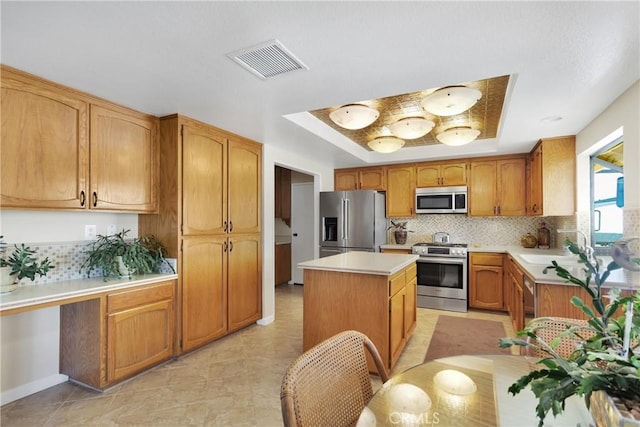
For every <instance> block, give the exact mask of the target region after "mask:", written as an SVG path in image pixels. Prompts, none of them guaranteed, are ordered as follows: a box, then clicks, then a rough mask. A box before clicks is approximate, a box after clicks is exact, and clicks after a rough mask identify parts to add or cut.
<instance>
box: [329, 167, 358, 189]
mask: <svg viewBox="0 0 640 427" xmlns="http://www.w3.org/2000/svg"><path fill="white" fill-rule="evenodd" d="M359 179H360V178H359V176H358V172H357V171H335V172H334V173H333V187H334V190H335V191H349V190H357V189H358V184H359V183H360V182H359Z"/></svg>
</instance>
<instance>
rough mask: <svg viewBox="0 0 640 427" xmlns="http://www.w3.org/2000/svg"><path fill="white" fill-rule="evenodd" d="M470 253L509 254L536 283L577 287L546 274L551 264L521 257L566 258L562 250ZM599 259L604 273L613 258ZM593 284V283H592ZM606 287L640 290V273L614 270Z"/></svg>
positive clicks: (472, 249)
mask: <svg viewBox="0 0 640 427" xmlns="http://www.w3.org/2000/svg"><path fill="white" fill-rule="evenodd" d="M468 251H469V252H495V253H507V254H509V255H511V256H512V257H513V258H514V260H515V261H516V262H517V263H518V264H519V265H520V267H521V268H522V269H523V270H524V273H525V274H526V275H527V276H529V277H530V278H532V279H533V280H534V281H535V282H536V283H552V284H566V285H569V286H576V285H573V284H571V283H568V282H567V281H566V280H565V279H563V278H561V277H558V276H557V275H556V272H555V271H554V270H552V269H549V270H548V272H547V274H545V273H544V271H543V270H544V269H545V267H547V266H548V265H550V264H531V263H529V262H527V261H525V260H524V259H523V258H522V256H521V255H526V254H538V255H552V256H553V255H557V256H559V257H561V256H564V255H565V254H564V253H563V251H562V249H555V248H554V249H536V248H531V249H529V248H523V247H519V246H507V247H505V246H502V247H500V246H474V247H469V248H468ZM574 256H575V259H576V260H577V259H578V256H577V255H574ZM596 258H597V259H599V260H601V261H602V263H601V270H600V271H601V272H604V271H605V270H606V268H607V265H609V263H610V262H611V257H603V256H597V257H596ZM558 264H559V265H561V266H563V267H565V268H567V270H569V272H570V273H571V274H573V275H574V276H576V277H578V278H582V277H584V273H582V271H581V268H580V267H571V266H568V265H563V263H562V262H558ZM581 276H582V277H581ZM592 283H593V282H592ZM605 284H606V285H608V286H609V287H611V286H614V287H620V288H634V289H640V272H631V271H627V270H623V269H618V270H614V271H612V272H611V275H610V276H609V277H608V278H607V280H606V282H605Z"/></svg>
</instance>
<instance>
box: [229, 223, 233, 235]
mask: <svg viewBox="0 0 640 427" xmlns="http://www.w3.org/2000/svg"><path fill="white" fill-rule="evenodd" d="M232 231H233V221H229V233H231V232H232Z"/></svg>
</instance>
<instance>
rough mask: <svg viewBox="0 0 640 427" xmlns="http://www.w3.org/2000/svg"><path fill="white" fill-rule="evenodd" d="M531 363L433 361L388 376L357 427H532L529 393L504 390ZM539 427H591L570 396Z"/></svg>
mask: <svg viewBox="0 0 640 427" xmlns="http://www.w3.org/2000/svg"><path fill="white" fill-rule="evenodd" d="M536 360H537V359H535V358H532V357H527V356H515V355H514V356H511V355H465V356H451V357H444V358H441V359H435V360H432V361H428V362H425V363H423V364H420V365H417V366H414V367H412V368H409V369H407V370H406V371H404V372H402V373H400V374H397V375H394V376H393V377H391V378H390V379H389V380H388V381H387V382H385V383H384V384H383V385H382V387H381V388H380V389H379V390H378V391H376V393H375V394H374V396H373V398H372V399H371V400H370V401H369V403H368V405H367V406H366V407H365V408H364V410H363V411H362V414H361V416H360V419H359V420H358V427H366V426H376V425H377V426H396V427H397V426H439V427H444V426H447V427H464V426H469V427H472V426H473V427H478V426H505V427H535V426H537V425H538V418H537V416H536V409H535V408H536V405H537V403H538V400H537V398H536V397H535V395H534V394H533V392H532V391H531V389H530V388H528V387H527V388H526V389H524V390H522V391H521V392H520V393H518V394H516V395H515V396H514V395H512V394H511V393H509V392H508V389H509V386H510V385H511V384H513V383H514V382H515V381H516V380H517V379H518V378H520V377H521V376H522V375H525V374H526V373H528V372H530V371H532V370H534V369H536V368H539V365H537V364H536ZM544 425H545V427H546V426H548V427H560V426H562V427H588V426H594V425H595V423H594V421H593V418H592V417H591V414H590V413H589V411H588V409H587V408H586V405H585V402H584V399H583V398H582V397H579V396H572V397H570V398H569V399H567V400H566V402H565V409H564V411H563V413H562V414H560V415H558V416H557V417H554V416H553V414H552V413H551V412H549V414H547V416H546V418H545V423H544Z"/></svg>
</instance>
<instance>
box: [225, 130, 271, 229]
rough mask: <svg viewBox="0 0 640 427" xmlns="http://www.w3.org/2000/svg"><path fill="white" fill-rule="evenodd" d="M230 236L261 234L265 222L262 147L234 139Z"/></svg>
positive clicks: (230, 164) (230, 155) (230, 163)
mask: <svg viewBox="0 0 640 427" xmlns="http://www.w3.org/2000/svg"><path fill="white" fill-rule="evenodd" d="M228 158H229V160H228V176H229V181H228V193H227V194H228V206H229V207H228V209H229V217H228V220H229V225H228V232H229V233H234V234H236V233H259V232H260V227H261V219H262V197H261V195H262V145H261V144H258V143H256V142H253V141H249V140H245V139H241V138H240V137H237V136H233V137H231V138H230V139H229V153H228Z"/></svg>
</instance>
